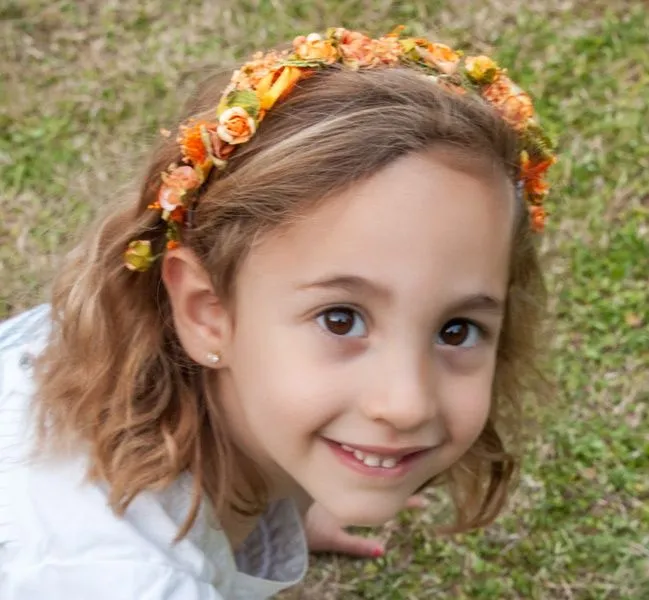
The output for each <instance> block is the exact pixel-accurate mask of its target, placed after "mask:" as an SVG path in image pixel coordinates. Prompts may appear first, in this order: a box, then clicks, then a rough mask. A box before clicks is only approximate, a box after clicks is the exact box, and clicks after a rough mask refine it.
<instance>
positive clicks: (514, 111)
mask: <svg viewBox="0 0 649 600" xmlns="http://www.w3.org/2000/svg"><path fill="white" fill-rule="evenodd" d="M482 96H483V97H484V98H485V100H487V101H489V102H490V103H491V104H492V105H493V106H494V107H495V108H496V109H497V110H498V112H499V113H500V114H501V115H502V117H503V119H505V121H507V122H508V123H509V124H510V125H511V126H512V127H514V129H516V130H517V131H522V130H523V129H525V128H526V127H527V123H528V121H529V120H530V119H531V118H532V117H533V116H534V106H533V104H532V99H531V98H530V97H529V95H528V94H526V93H525V92H524V91H523V90H521V89H520V88H519V87H518V86H517V85H516V84H515V83H514V82H513V81H512V80H511V79H509V77H507V76H506V75H502V74H501V75H499V76H498V77H497V78H496V79H495V80H494V82H493V83H491V84H490V85H489V86H487V87H486V88H485V89H484V90H483V91H482Z"/></svg>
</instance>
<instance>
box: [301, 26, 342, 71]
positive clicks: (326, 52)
mask: <svg viewBox="0 0 649 600" xmlns="http://www.w3.org/2000/svg"><path fill="white" fill-rule="evenodd" d="M293 48H294V49H295V55H296V57H297V58H299V59H301V60H322V61H324V62H325V63H327V64H329V65H330V64H333V63H335V62H336V60H338V53H337V52H336V49H335V48H334V46H333V44H332V43H331V41H330V40H323V39H322V37H321V36H320V35H318V34H317V33H310V34H309V35H308V36H306V37H304V36H303V35H300V36H298V37H296V38H295V39H294V40H293Z"/></svg>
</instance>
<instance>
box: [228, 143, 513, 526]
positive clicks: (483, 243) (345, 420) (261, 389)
mask: <svg viewBox="0 0 649 600" xmlns="http://www.w3.org/2000/svg"><path fill="white" fill-rule="evenodd" d="M306 176H308V175H306ZM513 218H514V201H513V192H512V189H511V186H510V185H509V184H508V183H507V181H506V179H505V177H504V176H502V175H498V174H494V175H493V176H491V177H489V176H486V175H483V176H481V177H478V176H476V175H473V174H469V173H467V172H461V171H460V170H454V169H452V168H450V167H449V166H447V165H446V164H444V163H443V162H440V161H439V160H437V159H436V158H435V154H434V153H432V152H429V153H426V154H422V155H410V156H407V157H404V158H402V159H400V160H398V161H397V162H395V163H393V164H391V165H390V166H389V167H387V168H385V169H384V170H382V171H380V172H378V173H377V174H376V175H374V176H373V177H372V178H370V179H368V180H366V181H364V182H362V183H359V184H357V185H355V186H354V187H353V188H351V189H349V190H348V191H346V192H345V193H343V194H341V195H340V196H338V197H336V198H334V199H332V200H331V201H329V202H327V203H325V204H324V205H323V206H322V207H320V208H319V209H318V210H317V211H315V212H314V213H312V214H311V215H309V217H308V218H306V219H304V220H301V221H300V222H298V223H297V224H296V225H294V226H292V227H291V228H290V229H288V230H287V231H285V232H283V233H281V234H275V235H271V236H269V237H268V238H267V239H265V240H263V241H261V242H260V243H259V244H258V245H257V246H255V247H254V248H253V250H252V252H251V254H250V256H249V258H248V259H247V260H246V261H245V263H244V265H243V266H242V269H241V271H240V274H239V277H238V280H237V300H236V320H235V322H234V326H233V330H232V334H231V336H230V337H229V341H228V342H227V343H226V344H225V347H223V348H222V351H223V359H224V367H223V368H222V370H221V372H220V376H219V382H220V383H219V386H220V394H221V398H222V401H223V405H224V410H225V412H226V415H227V419H228V421H229V425H230V427H231V429H232V431H233V435H234V436H235V439H236V440H237V443H238V444H240V445H241V446H242V447H243V448H244V449H245V450H246V451H247V452H248V453H249V454H250V455H251V456H252V457H253V458H255V459H256V460H257V461H258V463H259V464H260V466H261V468H262V470H263V471H264V472H265V473H266V474H267V476H268V477H269V478H270V481H271V484H272V488H271V489H272V491H273V494H274V495H276V496H277V495H286V494H291V493H294V492H295V491H296V490H297V489H299V488H301V489H303V490H304V491H306V492H307V493H308V494H309V495H310V496H311V497H312V498H313V499H314V500H315V501H317V502H320V503H321V504H322V505H324V507H325V508H326V509H328V510H329V511H330V512H332V513H333V514H334V515H336V516H337V517H339V518H340V519H341V520H342V521H343V522H345V523H349V524H358V525H374V524H379V523H383V522H385V521H386V520H387V519H389V518H392V517H393V515H394V514H395V513H396V512H397V511H398V510H400V509H401V508H402V507H403V506H404V504H405V501H406V499H407V498H408V496H409V495H410V494H412V493H413V492H414V491H415V490H416V489H417V488H419V487H420V486H421V485H422V484H424V483H425V482H426V481H427V480H429V479H430V478H431V477H432V476H433V475H436V474H438V473H440V472H441V471H444V470H445V469H447V468H448V467H449V466H451V465H452V464H453V463H455V462H456V461H457V460H458V459H460V458H461V457H462V455H463V454H464V453H465V452H466V451H467V449H469V448H470V446H471V445H472V444H473V443H474V441H475V440H476V438H477V437H478V436H479V434H480V432H481V430H482V428H483V426H484V424H485V421H486V419H487V416H488V414H489V409H490V403H491V389H492V381H493V377H494V369H495V364H496V349H497V345H498V337H499V333H500V329H501V322H502V317H503V307H504V303H505V300H506V290H507V280H508V269H509V263H508V260H509V258H508V257H509V251H510V244H511V232H512V229H513ZM296 486H297V487H296Z"/></svg>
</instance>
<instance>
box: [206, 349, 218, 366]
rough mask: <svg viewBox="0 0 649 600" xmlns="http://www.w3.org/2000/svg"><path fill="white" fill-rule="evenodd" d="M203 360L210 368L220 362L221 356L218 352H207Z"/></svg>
mask: <svg viewBox="0 0 649 600" xmlns="http://www.w3.org/2000/svg"><path fill="white" fill-rule="evenodd" d="M205 358H206V359H207V362H208V363H210V364H211V365H212V366H216V365H217V364H219V362H220V361H221V355H220V354H219V353H218V352H208V353H207V354H206V355H205Z"/></svg>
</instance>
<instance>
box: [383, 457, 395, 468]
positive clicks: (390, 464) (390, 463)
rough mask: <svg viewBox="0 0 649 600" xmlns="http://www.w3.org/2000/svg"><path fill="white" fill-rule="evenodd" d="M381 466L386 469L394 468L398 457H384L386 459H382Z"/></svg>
mask: <svg viewBox="0 0 649 600" xmlns="http://www.w3.org/2000/svg"><path fill="white" fill-rule="evenodd" d="M381 466H382V467H383V468H384V469H393V468H394V467H396V466H397V459H396V458H392V457H390V458H384V459H383V460H382V461H381Z"/></svg>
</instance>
